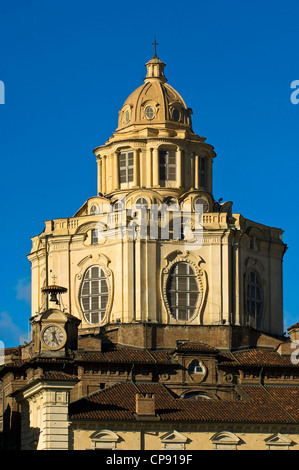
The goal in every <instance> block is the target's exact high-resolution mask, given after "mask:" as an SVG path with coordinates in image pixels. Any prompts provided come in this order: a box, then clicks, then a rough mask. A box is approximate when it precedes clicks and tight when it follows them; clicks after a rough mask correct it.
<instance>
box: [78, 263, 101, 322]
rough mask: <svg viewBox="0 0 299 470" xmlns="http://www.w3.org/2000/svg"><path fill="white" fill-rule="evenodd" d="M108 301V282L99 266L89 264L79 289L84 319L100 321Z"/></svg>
mask: <svg viewBox="0 0 299 470" xmlns="http://www.w3.org/2000/svg"><path fill="white" fill-rule="evenodd" d="M107 303H108V283H107V279H106V275H105V272H104V270H103V269H102V268H101V266H91V267H90V268H88V269H87V271H86V272H85V274H84V278H83V282H82V285H81V290H80V304H81V308H82V311H83V314H84V317H85V320H86V321H87V322H88V323H90V324H92V325H95V324H98V323H100V322H101V321H102V320H103V318H104V317H105V314H106V308H107Z"/></svg>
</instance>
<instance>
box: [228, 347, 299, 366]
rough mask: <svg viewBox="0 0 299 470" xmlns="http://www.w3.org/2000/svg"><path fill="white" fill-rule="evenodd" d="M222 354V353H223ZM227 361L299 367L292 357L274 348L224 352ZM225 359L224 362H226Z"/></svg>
mask: <svg viewBox="0 0 299 470" xmlns="http://www.w3.org/2000/svg"><path fill="white" fill-rule="evenodd" d="M221 354H222V353H221ZM223 357H226V358H227V363H228V364H232V365H241V366H257V367H258V366H276V367H298V366H297V365H295V364H293V363H292V362H291V359H290V357H282V356H280V354H279V353H278V352H276V351H274V350H269V349H248V350H246V351H234V352H231V353H227V354H225V355H224V354H223ZM225 362H226V361H225V360H224V361H222V362H221V363H222V364H225Z"/></svg>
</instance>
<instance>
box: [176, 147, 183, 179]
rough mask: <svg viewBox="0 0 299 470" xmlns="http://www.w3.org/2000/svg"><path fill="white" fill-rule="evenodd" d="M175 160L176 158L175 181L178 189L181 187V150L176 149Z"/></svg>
mask: <svg viewBox="0 0 299 470" xmlns="http://www.w3.org/2000/svg"><path fill="white" fill-rule="evenodd" d="M176 158H177V162H176V163H177V175H176V179H177V185H178V187H179V188H180V187H181V186H182V149H181V148H179V147H178V148H177V151H176Z"/></svg>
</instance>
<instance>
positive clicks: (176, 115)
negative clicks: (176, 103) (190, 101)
mask: <svg viewBox="0 0 299 470" xmlns="http://www.w3.org/2000/svg"><path fill="white" fill-rule="evenodd" d="M172 119H173V120H174V121H179V120H180V112H179V110H178V109H177V108H173V110H172Z"/></svg>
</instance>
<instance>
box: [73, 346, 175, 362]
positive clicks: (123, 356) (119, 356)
mask: <svg viewBox="0 0 299 470" xmlns="http://www.w3.org/2000/svg"><path fill="white" fill-rule="evenodd" d="M77 360H79V361H87V362H109V363H112V362H116V363H119V362H121V363H132V362H134V363H142V364H155V363H162V364H165V363H166V364H169V363H170V362H171V360H170V355H169V352H167V351H147V350H142V349H130V348H115V349H111V350H108V351H103V352H93V351H89V352H82V353H81V354H80V356H78V358H77Z"/></svg>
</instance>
